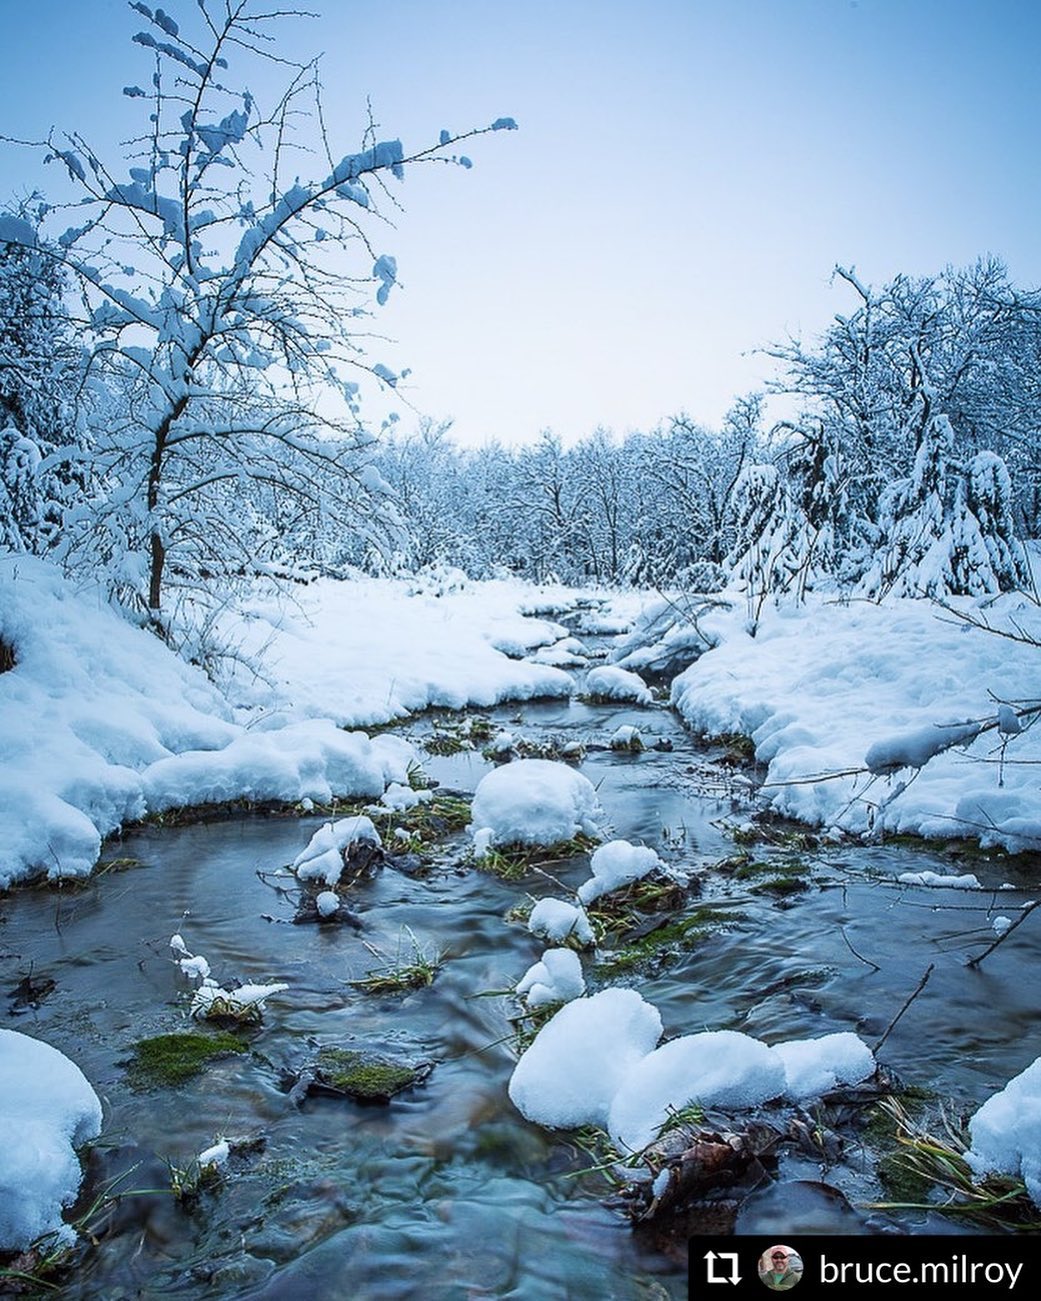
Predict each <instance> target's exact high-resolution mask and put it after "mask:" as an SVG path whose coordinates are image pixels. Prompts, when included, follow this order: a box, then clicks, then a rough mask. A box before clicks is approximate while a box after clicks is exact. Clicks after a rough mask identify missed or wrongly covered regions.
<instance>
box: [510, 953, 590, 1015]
mask: <svg viewBox="0 0 1041 1301" xmlns="http://www.w3.org/2000/svg"><path fill="white" fill-rule="evenodd" d="M585 992H586V982H585V978H584V977H583V975H582V963H581V962H580V961H579V957H578V954H577V953H575V952H574V951H573V950H572V949H547V950H546V952H545V953H544V954H543V955H542V957H541V959H540V960H539V961H538V962H536V963H533V965H532V966H530V967H529V968H528V970H527V971H526V972H525V973H524V975H523V976H522V977H521V978H520V980H519V981H518V982H517V986H516V988H515V990H514V993H515V994H520V995H523V996H524V1001H525V1003H526V1004H527V1005H528V1007H532V1008H534V1007H545V1006H547V1005H548V1004H550V1003H567V1002H570V1000H571V999H573V998H581V996H582V995H583V994H584V993H585Z"/></svg>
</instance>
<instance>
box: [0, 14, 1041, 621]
mask: <svg viewBox="0 0 1041 1301" xmlns="http://www.w3.org/2000/svg"><path fill="white" fill-rule="evenodd" d="M131 9H132V10H134V11H135V12H136V13H137V14H138V15H139V16H140V17H141V18H142V19H144V27H143V30H141V31H139V32H137V33H136V34H135V36H134V38H133V40H134V43H135V44H136V45H137V46H138V47H139V49H143V50H144V51H145V52H146V56H147V57H148V58H149V59H150V60H151V64H152V67H151V78H150V80H149V81H148V82H147V83H146V84H147V86H148V89H147V90H145V89H142V88H141V87H139V86H136V85H133V86H128V87H125V88H124V92H123V93H124V94H125V95H127V96H129V97H130V98H131V99H132V100H141V101H143V103H144V104H145V105H146V106H147V107H148V109H149V112H148V114H147V120H146V121H145V122H144V123H143V130H142V134H141V135H140V137H139V138H138V139H137V140H136V141H132V142H131V144H130V146H129V148H128V150H126V151H124V153H128V154H129V157H126V156H121V157H120V158H119V160H118V162H112V163H106V162H105V161H104V160H103V158H102V157H101V155H100V154H99V153H98V152H97V151H95V150H94V149H93V148H92V146H91V145H90V144H88V142H86V141H85V140H83V139H82V138H81V137H80V136H79V135H78V134H76V133H71V134H67V135H63V136H58V135H56V134H54V133H52V134H51V135H49V136H48V137H47V139H45V140H41V141H40V142H39V143H38V146H37V148H38V150H39V152H40V153H41V154H42V155H43V157H44V159H45V161H49V162H51V163H52V164H54V165H55V166H56V167H57V168H58V169H59V173H60V175H61V177H62V181H63V184H64V186H65V189H66V191H67V192H71V194H72V195H73V196H74V198H73V199H71V200H67V201H65V202H63V203H56V204H52V203H49V202H48V201H47V200H46V199H45V198H44V197H43V196H42V195H40V194H34V195H32V196H30V197H29V198H27V199H25V200H23V201H22V202H21V203H20V204H18V205H16V206H14V207H12V208H11V209H10V210H9V211H6V212H0V547H2V548H5V549H7V550H14V551H28V552H34V553H39V554H47V555H50V556H52V557H53V558H54V559H56V560H58V561H59V562H61V563H63V564H65V565H67V566H69V567H70V568H73V569H75V568H83V569H89V570H90V572H92V573H95V574H101V575H103V576H104V577H106V579H107V580H108V583H109V586H110V588H111V590H112V592H113V594H114V595H115V596H117V597H118V598H119V599H120V600H122V601H123V602H124V603H125V604H126V605H128V606H133V607H136V608H138V609H140V610H141V611H142V612H143V614H144V616H145V617H146V618H147V619H148V620H149V621H150V622H151V623H152V624H153V626H155V627H156V628H157V630H158V631H160V632H164V633H167V632H168V631H169V628H170V624H171V619H172V618H173V617H174V613H175V610H176V606H177V602H178V599H179V597H180V596H181V595H182V594H183V595H185V596H187V597H188V598H189V599H190V600H197V599H198V597H199V594H200V593H205V592H213V591H217V590H222V589H223V588H226V586H227V585H228V584H229V583H233V582H234V581H235V580H236V579H238V578H240V577H247V578H248V577H249V576H250V575H252V574H254V573H257V572H269V571H271V570H277V571H280V572H285V571H287V570H290V569H293V570H297V571H299V570H300V569H302V568H307V569H309V570H310V571H312V572H314V571H327V572H328V571H332V572H340V573H342V572H345V571H347V570H362V571H364V572H368V573H411V572H414V571H415V570H417V569H421V568H423V567H425V566H433V565H442V566H445V565H447V566H453V567H457V568H459V569H462V570H463V571H465V572H466V573H467V574H469V575H472V576H474V577H486V576H490V575H495V574H504V573H509V574H516V575H520V576H523V577H526V578H531V579H534V580H536V581H544V580H547V579H559V580H561V581H564V582H572V583H574V582H581V583H588V582H593V583H605V584H619V583H626V584H634V585H641V586H648V585H649V586H659V587H661V586H674V585H684V586H687V587H690V588H693V589H696V590H701V591H711V590H715V589H718V588H720V587H722V586H723V585H725V584H726V583H728V582H737V583H738V584H740V585H742V586H744V587H745V589H746V590H747V591H748V592H749V593H750V595H751V596H752V597H753V598H754V599H757V600H765V599H766V598H767V597H768V596H769V595H770V594H772V593H782V592H786V593H793V594H795V595H802V594H803V593H805V592H806V591H808V590H811V589H815V588H821V587H829V588H835V587H838V588H840V589H842V590H847V591H853V592H858V593H860V594H862V595H866V596H870V597H881V596H884V595H886V594H887V593H890V592H893V593H896V594H908V595H914V594H927V595H942V594H947V593H958V592H966V593H974V594H982V593H987V592H993V591H999V590H1008V589H1011V588H1025V587H1027V586H1029V584H1030V581H1031V580H1030V574H1029V570H1028V566H1027V558H1026V553H1025V551H1024V548H1023V545H1022V540H1023V539H1026V538H1034V537H1037V536H1038V531H1039V529H1041V429H1039V420H1041V414H1039V413H1041V403H1039V400H1041V392H1039V388H1041V366H1039V361H1041V292H1039V291H1036V290H1029V291H1024V290H1020V289H1018V288H1017V287H1016V286H1014V285H1013V284H1012V283H1011V281H1010V278H1009V275H1008V273H1007V271H1006V269H1005V268H1004V267H1003V266H1002V264H1001V263H1000V262H999V261H997V260H996V259H993V258H987V259H983V260H981V261H979V262H978V263H976V264H975V265H974V266H972V267H969V268H966V269H961V270H956V269H947V270H945V271H942V272H940V273H939V274H937V275H934V276H929V277H908V276H903V275H901V276H897V277H896V278H895V279H893V280H891V281H890V282H889V283H887V284H885V285H884V286H883V287H882V288H881V289H874V288H872V287H871V286H869V285H867V284H865V283H864V282H863V281H862V280H861V279H860V278H859V277H858V275H857V274H856V272H855V270H853V269H852V268H850V269H846V268H838V269H837V270H836V273H835V274H836V277H837V279H838V281H839V282H840V286H841V287H842V288H843V289H844V290H845V292H846V294H847V297H848V300H849V308H848V310H847V311H846V312H845V313H843V314H840V315H837V316H836V317H835V318H834V320H833V322H832V324H831V325H830V326H829V327H828V329H827V330H826V331H825V332H824V334H823V336H822V337H820V338H818V339H816V340H813V341H811V342H808V343H804V342H802V341H797V340H788V341H786V342H784V343H781V344H775V345H772V346H769V347H767V348H765V349H764V351H765V352H766V353H768V354H769V355H770V356H772V358H773V359H774V360H775V362H777V363H778V377H777V379H776V380H775V381H774V382H773V383H772V385H771V386H770V387H769V388H768V389H767V391H766V393H765V394H753V395H747V396H744V397H741V398H739V399H738V400H737V401H735V403H734V405H733V407H732V409H731V411H730V412H729V413H728V414H727V416H726V418H725V419H724V420H723V422H722V424H721V426H720V427H719V428H716V429H710V428H707V427H705V426H703V425H701V424H699V423H698V422H696V421H695V420H693V419H691V418H690V417H688V416H686V415H684V414H679V415H677V416H675V417H674V418H672V419H670V420H668V421H666V422H665V423H664V424H663V425H662V426H661V427H659V428H656V429H653V430H649V431H645V432H635V433H630V434H628V435H626V436H625V437H615V436H613V435H611V434H610V433H608V432H606V431H603V430H598V431H596V432H594V433H592V434H591V435H589V436H587V437H585V438H583V439H581V440H580V441H578V442H576V443H574V444H572V445H568V446H565V445H564V444H563V442H562V441H561V439H560V438H559V437H558V436H556V435H554V434H552V433H550V432H546V433H543V434H542V435H541V437H540V438H539V439H538V441H537V442H535V443H534V444H533V445H531V446H527V447H523V448H506V447H503V446H502V445H499V444H497V443H490V444H488V445H487V446H484V447H481V448H477V449H471V448H463V447H459V446H457V445H456V444H455V443H453V441H452V438H451V430H450V426H448V425H445V424H437V423H436V422H431V421H429V420H421V421H419V422H418V424H417V425H416V427H414V428H413V429H412V430H411V431H410V432H407V433H406V432H401V431H400V426H398V427H394V426H391V427H390V428H388V429H385V430H384V431H382V433H383V437H382V438H378V437H376V436H375V435H374V434H373V432H372V431H371V430H370V429H369V428H368V426H367V425H366V423H365V420H364V418H363V413H362V409H361V406H360V395H361V389H362V385H363V384H364V383H366V382H368V383H371V384H375V385H378V386H380V387H382V388H383V389H385V390H388V391H393V390H394V389H395V387H396V385H397V384H398V381H399V378H400V377H399V376H398V375H397V374H395V373H394V372H393V371H392V370H391V369H389V368H388V367H387V366H386V365H384V364H382V363H381V362H379V361H374V360H373V358H372V357H371V356H370V355H369V351H368V350H369V349H370V348H371V346H372V345H371V341H370V339H369V337H368V335H367V333H366V331H367V326H366V324H365V321H366V318H367V317H369V316H370V315H371V314H372V312H373V311H374V310H378V308H379V306H380V305H382V304H383V303H384V302H385V301H386V299H387V296H388V295H389V294H390V293H391V292H392V291H393V289H394V287H395V283H396V278H397V267H396V263H395V261H394V258H393V257H392V256H391V255H389V254H387V253H385V252H384V251H383V250H382V247H381V246H380V245H379V244H377V243H375V240H376V239H377V237H379V236H380V234H381V231H382V229H383V227H382V226H381V225H380V223H379V205H380V203H381V202H384V203H385V202H386V201H387V200H388V198H391V199H392V195H391V194H390V187H391V186H393V185H395V184H396V183H397V182H398V181H399V180H400V179H401V178H402V177H403V176H404V174H405V172H406V171H407V170H408V169H410V168H413V167H416V166H420V165H424V164H426V163H430V162H436V161H440V162H449V163H457V164H460V165H462V166H469V159H468V158H466V157H465V156H464V155H461V154H459V153H458V152H456V151H457V150H458V148H459V145H460V143H461V142H462V141H463V140H464V139H468V138H469V137H471V136H475V135H481V134H484V133H485V132H495V131H500V130H504V129H507V130H508V129H512V128H513V126H514V123H513V122H512V120H511V119H508V118H503V119H499V120H497V121H496V122H494V123H492V125H491V126H490V127H487V128H482V129H481V130H478V131H467V132H463V133H462V134H458V135H452V134H450V133H449V132H446V131H443V132H441V133H440V135H439V136H438V137H437V139H436V140H432V141H431V142H430V143H428V144H426V145H423V146H421V147H419V148H415V149H412V150H410V151H406V150H405V149H404V147H403V146H402V144H401V142H399V141H396V140H389V141H388V140H382V141H381V140H379V139H378V138H377V136H376V133H375V129H374V128H373V127H372V125H371V124H370V126H369V128H368V129H367V130H366V131H365V133H364V135H363V139H362V140H361V142H360V147H357V148H356V149H355V150H354V151H353V152H348V153H342V152H341V151H340V150H339V149H336V150H334V149H333V148H332V145H331V143H330V141H329V139H328V137H327V135H326V133H325V130H324V127H323V125H322V115H321V97H320V82H319V80H318V71H317V65H316V64H307V65H288V64H286V63H285V60H281V59H278V60H276V61H275V62H276V63H277V65H278V67H279V68H280V69H282V70H283V72H286V70H287V69H288V72H287V75H288V76H289V81H288V84H286V85H284V86H283V88H282V89H281V90H280V91H279V92H278V93H277V94H275V95H273V97H272V98H271V100H270V102H268V103H266V104H263V105H262V104H260V103H258V101H257V100H256V98H255V97H254V95H253V94H252V93H251V92H250V91H249V90H246V89H235V88H234V86H235V84H236V83H235V82H234V79H233V77H232V75H231V73H230V72H229V70H228V69H229V60H231V61H232V62H235V61H236V60H245V61H246V62H247V63H248V62H249V61H252V62H253V63H256V61H257V60H260V61H261V63H263V62H264V61H265V60H268V61H270V54H269V53H265V50H266V48H267V47H265V45H264V44H263V43H262V41H261V36H262V35H263V34H264V30H265V28H266V27H268V26H269V25H270V24H271V23H272V22H275V21H280V20H281V19H282V18H284V15H279V14H277V13H269V12H267V11H264V10H262V9H258V10H256V11H255V12H254V10H253V9H252V7H251V6H250V4H249V3H248V2H247V0H238V2H237V3H236V4H233V5H226V6H220V7H218V6H216V5H212V4H207V3H206V0H200V3H199V5H198V6H197V11H196V12H195V14H194V16H193V19H192V22H193V23H194V27H193V28H192V29H191V30H190V31H189V30H188V28H184V29H183V30H182V28H181V27H180V26H179V25H178V23H177V22H176V21H175V19H174V18H173V17H171V15H170V14H168V13H167V12H166V11H164V10H160V9H157V10H155V11H154V12H153V11H152V10H151V9H150V8H149V7H148V6H147V5H145V4H133V5H131ZM237 84H238V85H239V86H244V85H245V84H246V81H245V79H243V80H240V81H239V82H238V83H237ZM302 125H303V126H305V127H307V128H309V129H310V130H311V138H310V140H309V142H307V148H306V150H304V149H302V148H301V142H300V140H299V138H298V133H299V131H300V130H301V126H302ZM301 157H306V158H307V159H308V166H309V167H310V168H311V170H310V172H309V174H308V175H307V176H302V175H301V174H300V172H299V171H298V170H297V168H298V167H299V165H300V164H299V159H300V158H301ZM289 158H292V159H293V160H294V161H293V163H292V165H290V164H289V163H288V162H287V159H289ZM70 213H72V214H74V216H75V220H76V224H74V225H71V226H70V225H68V224H67V222H68V220H69V214H70ZM771 391H773V392H776V393H781V392H783V393H786V394H787V395H788V400H789V403H790V404H793V409H795V410H796V412H797V414H796V415H795V416H793V417H792V418H790V419H787V420H785V421H783V422H780V423H774V424H772V425H771V424H770V423H769V422H768V421H767V419H766V415H765V413H766V411H767V410H768V409H769V404H768V402H766V401H765V399H766V398H768V397H769V396H770V393H771Z"/></svg>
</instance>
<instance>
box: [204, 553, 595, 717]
mask: <svg viewBox="0 0 1041 1301" xmlns="http://www.w3.org/2000/svg"><path fill="white" fill-rule="evenodd" d="M536 591H537V589H535V588H533V587H532V586H531V585H530V584H525V583H520V582H488V583H471V582H467V581H465V580H464V581H462V582H461V583H459V584H458V585H457V586H455V587H452V588H451V589H450V590H426V589H424V586H423V585H422V584H417V583H413V584H407V583H405V582H402V581H399V580H391V579H375V578H359V579H356V580H352V581H350V582H337V581H335V580H333V579H319V580H318V581H317V582H315V583H312V584H311V585H310V586H308V587H307V588H305V589H303V590H302V591H301V592H300V593H299V594H298V596H297V603H296V605H295V606H294V607H293V608H291V609H287V608H286V607H285V606H284V605H283V604H282V603H281V602H278V601H275V600H273V599H264V598H263V597H262V596H261V595H260V594H259V593H258V595H257V598H256V599H255V600H254V601H253V602H252V603H251V605H250V607H249V608H248V609H247V610H246V611H245V613H244V614H243V615H242V616H238V617H236V618H235V619H234V620H233V621H230V622H229V626H228V628H227V634H228V636H229V637H231V638H232V639H234V640H235V641H237V642H239V643H241V645H242V646H243V649H244V650H245V651H247V652H253V653H256V654H260V653H261V652H262V653H263V659H264V664H265V668H266V669H267V671H268V673H269V675H270V676H271V677H272V678H273V683H274V685H273V686H272V687H268V686H265V685H264V684H257V683H255V682H254V681H253V680H252V678H248V679H247V677H246V676H245V675H242V676H241V677H240V678H239V679H237V680H236V681H235V682H234V683H233V685H232V687H231V688H230V689H229V694H231V695H232V697H233V698H234V699H235V700H236V701H241V702H242V703H250V702H252V703H255V704H258V705H260V706H262V707H265V708H267V707H270V706H271V704H272V703H273V702H274V703H278V704H280V705H281V707H282V708H283V709H284V710H285V711H287V712H288V714H289V716H291V717H296V718H299V717H301V716H305V717H320V718H331V719H333V721H334V722H336V723H338V724H339V725H340V726H341V727H365V726H367V725H370V724H373V723H386V722H389V721H390V720H392V719H395V718H402V717H404V716H405V715H406V714H411V713H418V712H419V711H421V710H424V709H429V708H431V707H442V708H446V709H464V708H467V707H469V706H477V707H481V708H487V707H490V706H492V705H497V704H500V703H501V702H502V701H504V700H531V699H535V698H538V697H541V696H555V697H566V696H569V695H570V694H571V692H572V689H573V685H574V684H573V682H572V679H571V675H570V674H569V673H565V672H563V671H562V670H561V669H559V668H555V667H553V666H552V665H548V664H533V663H531V662H530V661H529V660H524V659H520V658H514V659H511V658H509V657H508V655H507V654H505V653H504V651H508V652H509V654H510V655H513V656H517V657H519V656H523V655H526V654H527V653H528V652H529V651H530V650H532V649H534V648H535V647H538V646H541V645H545V644H551V643H554V642H557V641H559V640H560V639H561V638H563V637H564V636H565V635H566V631H567V630H566V629H565V628H562V627H561V626H560V625H559V624H554V623H548V622H546V621H544V620H539V619H533V618H529V617H526V616H525V615H523V614H522V613H521V607H522V606H524V605H525V604H528V605H531V604H533V596H534V594H535V593H536ZM574 599H575V593H568V592H565V591H563V590H561V591H560V593H559V600H558V602H557V603H558V604H561V605H566V604H567V602H568V600H571V601H573V600H574Z"/></svg>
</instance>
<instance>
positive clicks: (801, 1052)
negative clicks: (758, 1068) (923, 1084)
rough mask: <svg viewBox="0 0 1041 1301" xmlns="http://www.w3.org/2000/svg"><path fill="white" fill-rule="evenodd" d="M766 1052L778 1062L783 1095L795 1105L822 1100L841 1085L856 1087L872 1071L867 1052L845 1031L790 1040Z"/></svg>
mask: <svg viewBox="0 0 1041 1301" xmlns="http://www.w3.org/2000/svg"><path fill="white" fill-rule="evenodd" d="M770 1051H771V1052H772V1053H774V1055H775V1056H777V1057H779V1058H780V1060H781V1064H782V1065H783V1067H784V1074H785V1080H786V1083H785V1093H786V1094H787V1095H788V1097H789V1098H792V1099H794V1100H795V1101H796V1102H801V1101H802V1100H803V1099H805V1098H819V1097H822V1096H823V1095H824V1094H826V1093H831V1092H832V1091H833V1090H834V1089H836V1088H838V1087H839V1085H841V1084H859V1083H860V1082H861V1080H866V1079H867V1078H868V1076H869V1075H872V1074H874V1070H875V1058H874V1055H873V1053H872V1052H871V1049H870V1048H869V1047H868V1046H867V1044H866V1043H864V1041H863V1039H861V1038H859V1037H858V1036H857V1035H855V1034H853V1033H852V1032H851V1031H848V1030H847V1031H842V1032H840V1033H839V1034H826V1035H822V1036H821V1037H820V1038H819V1039H790V1040H788V1041H787V1042H785V1043H779V1044H774V1046H773V1048H772V1049H771V1050H770Z"/></svg>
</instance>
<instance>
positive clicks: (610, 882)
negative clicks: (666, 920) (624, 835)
mask: <svg viewBox="0 0 1041 1301" xmlns="http://www.w3.org/2000/svg"><path fill="white" fill-rule="evenodd" d="M589 867H590V870H591V871H592V873H593V875H592V877H591V878H590V879H589V880H588V881H583V882H582V884H581V885H580V886H579V887H578V897H579V899H580V900H581V901H582V903H584V904H589V903H592V902H593V900H594V899H599V898H600V896H601V895H602V894H607V893H608V892H609V891H611V890H617V889H619V888H620V887H621V886H623V885H629V884H631V883H632V882H633V881H639V880H640V879H641V878H643V877H645V876H646V875H647V873H648V872H653V871H654V870H655V869H656V868H661V867H664V864H663V863H662V861H661V859H660V858H659V857H658V855H657V854H656V853H655V852H654V850H653V849H648V848H647V846H646V845H631V844H630V843H629V842H628V841H627V840H609V841H608V842H607V844H606V845H601V846H600V848H599V849H597V850H596V851H595V852H594V854H593V856H592V858H591V859H590V860H589Z"/></svg>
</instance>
